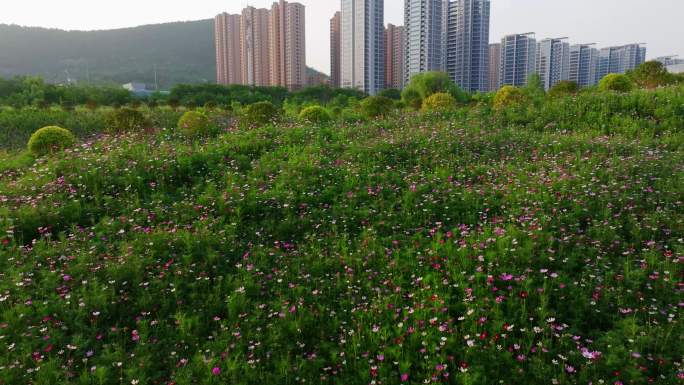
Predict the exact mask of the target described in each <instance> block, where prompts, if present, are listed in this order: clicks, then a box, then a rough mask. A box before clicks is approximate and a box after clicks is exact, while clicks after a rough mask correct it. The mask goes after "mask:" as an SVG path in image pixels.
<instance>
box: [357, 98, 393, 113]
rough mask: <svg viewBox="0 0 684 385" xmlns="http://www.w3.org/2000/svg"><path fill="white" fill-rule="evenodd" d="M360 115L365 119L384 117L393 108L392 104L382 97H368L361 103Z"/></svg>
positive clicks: (389, 100)
mask: <svg viewBox="0 0 684 385" xmlns="http://www.w3.org/2000/svg"><path fill="white" fill-rule="evenodd" d="M360 106H361V113H362V114H363V115H364V116H365V117H367V118H375V117H378V116H386V115H387V114H389V113H390V112H391V111H392V109H393V107H394V102H393V101H392V99H388V98H386V97H384V96H369V97H367V98H365V99H363V100H362V101H361V105H360Z"/></svg>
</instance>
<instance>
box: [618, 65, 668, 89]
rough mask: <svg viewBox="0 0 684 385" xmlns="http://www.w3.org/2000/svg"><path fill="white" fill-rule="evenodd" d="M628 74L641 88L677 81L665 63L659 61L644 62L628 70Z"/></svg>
mask: <svg viewBox="0 0 684 385" xmlns="http://www.w3.org/2000/svg"><path fill="white" fill-rule="evenodd" d="M627 76H628V77H629V78H630V79H632V81H633V82H634V83H635V84H636V85H637V86H638V87H641V88H657V87H662V86H667V85H670V84H672V83H674V82H675V77H674V76H673V75H672V74H671V73H669V72H668V71H667V69H666V68H665V66H664V65H663V63H661V62H658V61H648V62H646V63H643V64H641V65H640V66H639V67H637V68H635V69H634V70H632V71H629V72H627Z"/></svg>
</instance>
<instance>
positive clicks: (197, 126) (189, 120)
mask: <svg viewBox="0 0 684 385" xmlns="http://www.w3.org/2000/svg"><path fill="white" fill-rule="evenodd" d="M178 130H179V131H180V132H181V133H182V134H183V135H184V136H186V137H188V138H193V137H196V136H205V135H207V134H208V133H209V131H210V130H211V122H210V121H209V118H208V117H207V116H206V115H205V114H203V113H201V112H197V111H188V112H186V113H184V114H183V116H181V118H180V119H179V120H178Z"/></svg>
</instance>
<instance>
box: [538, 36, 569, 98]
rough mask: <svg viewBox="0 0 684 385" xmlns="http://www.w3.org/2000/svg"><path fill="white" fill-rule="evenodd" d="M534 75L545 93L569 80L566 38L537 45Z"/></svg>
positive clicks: (548, 40) (545, 40)
mask: <svg viewBox="0 0 684 385" xmlns="http://www.w3.org/2000/svg"><path fill="white" fill-rule="evenodd" d="M536 73H537V74H538V75H539V77H540V78H541V82H542V84H543V86H544V89H545V90H546V91H548V90H549V89H550V88H551V87H553V86H554V85H556V84H558V83H559V82H561V81H563V80H568V79H569V78H570V44H569V43H568V42H567V41H566V38H561V39H544V40H541V41H540V42H539V43H537V60H536Z"/></svg>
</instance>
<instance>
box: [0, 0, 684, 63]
mask: <svg viewBox="0 0 684 385" xmlns="http://www.w3.org/2000/svg"><path fill="white" fill-rule="evenodd" d="M5 1H6V2H7V4H5V5H4V6H3V7H2V11H0V23H8V24H19V25H28V26H40V27H54V28H63V29H79V30H84V29H85V30H91V29H110V28H118V27H130V26H136V25H142V24H151V23H162V22H169V21H179V20H198V19H207V18H212V17H213V16H214V15H216V14H217V13H219V12H224V11H226V12H229V13H239V12H240V10H241V9H242V8H243V7H244V6H246V5H248V4H249V5H253V6H255V7H270V4H271V3H272V2H273V0H250V1H247V0H193V1H190V2H187V1H183V2H180V1H179V2H176V1H173V0H117V1H103V0H17V1H12V0H5ZM299 1H300V2H301V3H303V4H304V5H306V7H307V10H306V17H307V23H306V24H307V25H306V28H307V31H306V35H307V64H308V65H309V66H312V67H314V68H317V69H319V70H322V71H324V72H326V73H328V72H329V62H330V57H329V56H330V53H329V47H330V42H329V36H330V32H329V25H330V24H329V19H330V17H332V15H333V13H334V12H335V11H336V10H339V8H340V1H339V0H299ZM403 8H404V1H403V0H385V14H386V15H385V22H386V23H394V24H403V18H404V17H403ZM37 10H40V11H37ZM682 15H684V0H649V1H644V0H492V15H491V30H490V39H491V41H492V42H494V41H498V40H500V39H501V37H502V36H503V35H505V34H508V33H518V32H536V33H537V38H538V39H541V38H546V37H569V38H570V42H571V43H594V42H595V43H597V44H598V45H597V46H598V47H601V46H608V45H617V44H626V43H647V44H648V57H649V58H653V57H656V56H662V55H672V54H678V55H680V56H681V57H684V20H683V19H682Z"/></svg>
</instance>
